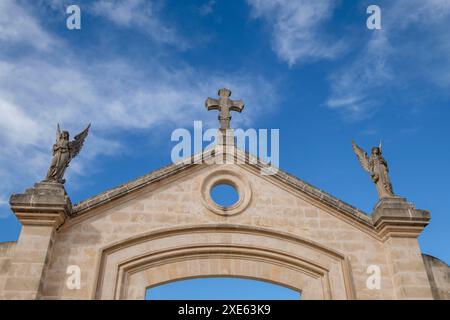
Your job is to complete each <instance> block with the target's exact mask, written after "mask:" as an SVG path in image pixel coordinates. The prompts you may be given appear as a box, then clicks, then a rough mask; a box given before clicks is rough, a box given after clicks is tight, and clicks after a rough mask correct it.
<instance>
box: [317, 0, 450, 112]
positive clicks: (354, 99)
mask: <svg viewBox="0 0 450 320" xmlns="http://www.w3.org/2000/svg"><path fill="white" fill-rule="evenodd" d="M381 9H382V26H383V30H374V31H370V30H367V32H370V33H371V36H370V37H369V40H368V41H367V43H366V44H365V49H364V50H362V51H361V52H360V53H359V54H357V56H356V58H355V59H353V60H352V62H351V63H348V64H343V65H342V66H341V67H340V68H339V70H337V71H335V72H333V74H332V75H331V77H330V81H331V89H332V92H331V96H330V97H329V99H328V101H327V102H326V105H327V106H328V107H330V108H332V109H338V110H340V111H341V112H342V114H343V115H344V117H345V118H347V119H350V120H361V119H366V118H368V117H371V116H372V115H373V114H374V112H375V111H376V110H377V108H378V107H380V106H381V104H382V103H383V102H384V103H385V100H384V99H385V98H386V96H388V95H389V93H390V92H392V91H393V90H395V89H398V88H401V87H404V86H408V85H409V84H410V83H412V82H415V81H420V82H422V83H432V84H433V85H435V86H436V88H437V89H439V88H441V89H444V90H448V89H449V87H450V76H449V72H448V70H449V68H450V44H449V43H450V36H449V34H448V32H447V30H448V29H449V28H450V19H449V17H450V2H449V1H447V0H430V1H421V0H407V1H405V0H399V1H388V2H383V3H382V4H381ZM418 37H420V41H418ZM410 95H411V98H412V99H414V92H413V93H412V94H410Z"/></svg>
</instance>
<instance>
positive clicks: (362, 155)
mask: <svg viewBox="0 0 450 320" xmlns="http://www.w3.org/2000/svg"><path fill="white" fill-rule="evenodd" d="M352 146H353V151H354V152H355V154H356V156H357V157H358V160H359V163H360V164H361V167H363V169H364V170H366V171H367V172H369V173H372V169H371V168H370V163H369V156H368V155H367V153H366V152H365V151H364V150H363V149H361V148H360V147H358V145H357V144H356V143H355V141H352Z"/></svg>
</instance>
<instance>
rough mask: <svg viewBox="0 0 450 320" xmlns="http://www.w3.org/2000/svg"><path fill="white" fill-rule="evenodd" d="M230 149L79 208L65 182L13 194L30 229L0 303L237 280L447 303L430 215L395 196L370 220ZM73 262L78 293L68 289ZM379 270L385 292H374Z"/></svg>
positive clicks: (2, 284) (1, 261) (309, 294)
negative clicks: (430, 260)
mask: <svg viewBox="0 0 450 320" xmlns="http://www.w3.org/2000/svg"><path fill="white" fill-rule="evenodd" d="M223 151H224V152H225V154H228V155H231V156H232V158H233V159H234V160H235V161H233V163H230V164H215V163H214V161H210V162H208V161H207V162H208V163H210V164H206V163H203V164H182V163H180V164H174V165H171V166H168V167H165V168H162V169H160V170H157V171H155V172H153V173H150V174H148V175H145V176H143V177H141V178H138V179H136V180H133V181H131V182H129V183H127V184H124V185H122V186H119V187H117V188H114V189H111V190H109V191H106V192H105V193H102V194H100V195H98V196H95V197H93V198H90V199H87V200H85V201H83V202H81V203H80V204H77V205H74V206H72V205H71V204H70V200H69V199H68V197H67V195H66V194H65V191H64V188H63V187H62V186H58V185H55V184H53V185H49V184H43V185H42V184H37V185H36V186H35V187H34V188H32V189H29V190H28V191H27V192H26V193H25V194H23V195H14V196H12V198H11V208H12V210H13V211H14V212H15V214H16V215H17V217H18V218H19V220H20V221H21V223H22V224H23V229H22V233H21V235H20V238H19V240H18V241H17V243H6V244H0V298H2V299H143V298H144V297H145V291H146V289H147V288H149V287H152V286H155V285H158V284H162V283H166V282H169V281H174V280H179V279H186V278H192V277H207V276H236V277H245V278H253V279H259V280H264V281H269V282H273V283H277V284H280V285H284V286H287V287H290V288H292V289H294V290H297V291H300V292H301V293H302V299H433V298H444V299H445V298H447V299H448V288H449V287H448V281H449V278H448V266H446V265H439V266H436V264H435V265H433V266H431V267H429V266H428V265H427V260H425V263H424V260H423V258H422V253H421V251H420V248H419V245H418V242H417V237H418V235H419V234H420V232H421V231H422V230H423V228H424V227H425V226H426V225H427V223H428V221H429V214H428V213H427V212H426V211H422V210H417V209H415V208H414V206H413V205H412V204H410V203H408V202H407V201H406V200H405V199H403V198H399V197H395V198H390V199H387V200H386V199H383V200H381V201H380V202H379V203H378V204H377V205H376V206H375V208H374V212H373V214H372V215H367V214H365V213H364V212H362V211H360V210H358V209H356V208H354V207H352V206H350V205H348V204H346V203H344V202H342V201H340V200H338V199H336V198H334V197H333V196H331V195H329V194H327V193H324V192H322V191H320V190H318V189H316V188H315V187H313V186H311V185H309V184H307V183H305V182H303V181H301V180H299V179H297V178H296V177H293V176H291V175H289V174H287V173H284V172H282V171H278V173H276V174H275V175H261V174H260V172H261V168H262V164H260V163H253V162H251V163H253V164H250V163H249V159H250V158H249V156H248V155H246V154H245V153H243V152H241V151H239V150H237V149H235V148H234V147H231V148H226V149H225V150H223ZM222 156H223V154H222V153H221V152H220V151H218V152H215V153H214V156H212V155H211V153H209V154H206V153H205V154H204V158H205V159H204V160H205V161H206V160H214V159H217V158H218V157H222ZM237 160H241V161H237ZM217 183H229V184H231V185H233V186H235V187H236V189H237V190H238V192H239V194H240V200H239V201H238V202H237V203H236V204H235V205H233V206H232V207H230V208H223V207H220V206H218V205H217V204H215V203H214V202H213V201H212V199H211V198H210V196H209V190H210V188H211V187H212V186H214V185H215V184H217ZM71 265H76V266H79V267H80V270H81V278H80V279H81V286H80V288H79V289H70V288H69V287H68V286H67V285H66V282H67V279H68V277H69V275H68V274H67V273H66V271H67V268H68V266H71ZM370 266H376V267H378V268H379V270H380V286H379V288H372V287H370V286H368V285H367V281H368V278H369V277H370V276H371V274H368V269H370V268H369V267H370ZM446 268H447V269H446ZM430 270H432V271H430ZM446 270H447V271H446ZM430 272H432V274H433V275H434V277H433V279H432V280H430ZM445 272H447V273H446V274H447V276H445V275H444V276H443V274H445ZM436 288H437V289H436ZM437 290H438V291H439V290H440V291H439V295H436V294H435V292H437ZM446 290H447V291H446ZM445 292H447V293H445ZM446 294H447V295H446Z"/></svg>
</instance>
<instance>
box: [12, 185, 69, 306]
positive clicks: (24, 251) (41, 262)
mask: <svg viewBox="0 0 450 320" xmlns="http://www.w3.org/2000/svg"><path fill="white" fill-rule="evenodd" d="M10 205H11V209H12V211H14V213H15V215H16V216H17V218H18V219H19V221H20V222H21V224H22V231H21V233H20V237H19V240H18V242H17V244H16V247H15V252H14V256H13V259H12V264H11V268H10V271H9V274H8V280H7V281H6V283H5V289H4V292H3V296H4V297H3V298H6V299H39V294H40V288H41V282H42V281H43V280H44V279H45V272H46V269H47V263H48V261H49V260H50V259H49V258H50V256H51V253H52V247H53V240H54V236H55V232H56V229H57V228H58V227H59V226H60V225H61V224H63V223H64V221H65V219H66V218H67V217H68V216H69V215H70V212H71V207H72V206H71V202H70V199H69V197H68V196H67V194H66V191H65V189H64V186H63V185H62V184H59V183H48V182H40V183H37V184H35V186H34V187H33V188H30V189H28V190H26V192H25V193H24V194H14V195H12V196H11V199H10Z"/></svg>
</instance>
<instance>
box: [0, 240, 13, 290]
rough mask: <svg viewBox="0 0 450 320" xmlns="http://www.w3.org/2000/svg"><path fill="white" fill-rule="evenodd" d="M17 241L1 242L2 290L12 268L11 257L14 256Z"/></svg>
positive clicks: (0, 283) (0, 276)
mask: <svg viewBox="0 0 450 320" xmlns="http://www.w3.org/2000/svg"><path fill="white" fill-rule="evenodd" d="M15 247H16V242H2V243H0V292H2V291H3V289H4V288H5V283H6V280H7V278H8V274H9V271H10V269H11V264H12V262H11V259H12V257H13V256H14V249H15Z"/></svg>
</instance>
